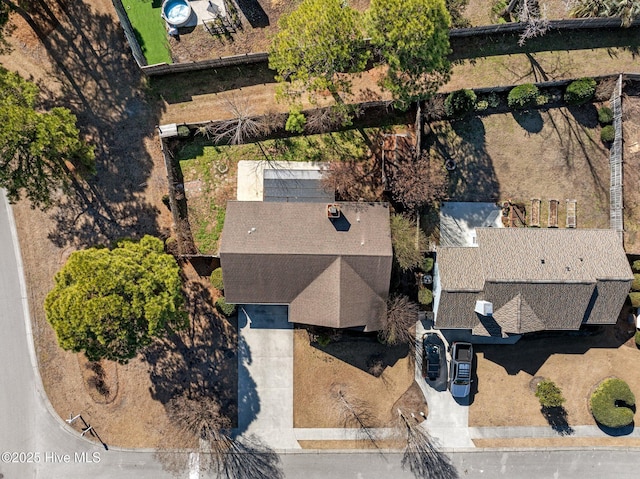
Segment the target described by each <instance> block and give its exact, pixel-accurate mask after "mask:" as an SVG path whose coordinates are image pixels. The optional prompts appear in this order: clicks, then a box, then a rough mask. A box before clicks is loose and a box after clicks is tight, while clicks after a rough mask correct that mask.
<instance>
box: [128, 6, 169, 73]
mask: <svg viewBox="0 0 640 479" xmlns="http://www.w3.org/2000/svg"><path fill="white" fill-rule="evenodd" d="M122 5H124V8H125V10H126V12H127V15H128V16H129V21H130V22H131V25H132V26H133V30H134V31H135V34H136V38H137V39H138V43H140V47H141V48H142V52H143V53H144V56H145V58H146V59H147V62H148V63H149V65H154V64H156V63H172V61H171V51H170V49H169V42H168V39H167V29H166V28H165V23H164V20H163V19H162V17H161V16H160V9H161V6H162V1H161V0H122Z"/></svg>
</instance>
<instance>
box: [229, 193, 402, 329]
mask: <svg viewBox="0 0 640 479" xmlns="http://www.w3.org/2000/svg"><path fill="white" fill-rule="evenodd" d="M337 204H338V205H339V206H340V209H341V217H340V218H339V219H337V220H331V219H329V218H328V217H327V204H326V203H280V202H271V203H269V202H264V203H263V202H246V201H230V202H229V203H228V204H227V213H226V218H225V225H224V230H223V233H222V242H221V246H220V261H221V265H222V268H223V270H224V283H225V297H226V299H227V301H228V302H230V303H258V304H288V305H289V320H290V321H291V322H296V323H303V324H314V325H318V326H326V327H336V328H344V327H357V326H365V327H366V328H367V329H369V330H376V329H379V324H380V319H381V316H382V314H384V312H385V311H386V299H387V296H388V293H389V280H390V276H391V262H392V249H391V234H390V230H389V209H388V207H387V205H386V204H382V203H337Z"/></svg>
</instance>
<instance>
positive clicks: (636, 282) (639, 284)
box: [631, 273, 640, 291]
mask: <svg viewBox="0 0 640 479" xmlns="http://www.w3.org/2000/svg"><path fill="white" fill-rule="evenodd" d="M631 291H640V274H638V273H635V274H634V275H633V282H632V283H631Z"/></svg>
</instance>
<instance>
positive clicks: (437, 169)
mask: <svg viewBox="0 0 640 479" xmlns="http://www.w3.org/2000/svg"><path fill="white" fill-rule="evenodd" d="M386 161H387V163H388V165H389V166H388V168H387V172H388V176H389V188H390V190H391V195H392V197H393V199H394V200H396V201H398V202H399V203H402V204H403V205H404V206H405V208H407V209H408V210H412V211H414V210H415V209H416V208H418V207H420V206H422V205H424V204H426V203H432V202H434V201H439V200H441V199H444V198H445V197H446V194H447V187H448V175H447V170H446V168H445V166H444V162H443V161H442V159H441V158H437V157H432V156H431V155H430V154H429V152H428V151H424V152H422V154H421V155H420V156H419V157H418V159H417V160H416V159H414V158H413V157H412V156H411V155H402V156H400V157H398V158H396V160H395V161H390V160H386Z"/></svg>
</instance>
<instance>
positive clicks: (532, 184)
mask: <svg viewBox="0 0 640 479" xmlns="http://www.w3.org/2000/svg"><path fill="white" fill-rule="evenodd" d="M432 128H433V131H434V132H435V133H436V134H437V145H436V146H437V148H438V150H439V151H440V152H441V153H442V154H443V155H444V157H445V158H452V159H453V160H454V161H455V162H456V165H457V167H456V170H455V171H453V172H451V173H450V178H451V183H452V186H451V188H450V191H449V197H450V199H451V200H454V201H498V200H500V201H504V200H512V201H513V202H522V203H524V204H525V205H526V208H527V215H528V217H530V213H531V212H530V208H531V199H532V198H539V199H541V200H542V207H541V218H540V224H541V226H542V227H546V226H547V219H548V209H549V208H548V205H549V200H550V199H556V200H559V201H560V208H559V214H558V223H559V226H560V227H564V225H565V221H566V206H565V200H566V199H575V200H577V226H578V227H580V228H607V227H608V226H609V163H608V150H607V149H606V148H605V147H604V146H603V145H602V143H601V142H600V137H599V131H600V127H599V126H598V123H597V112H596V108H595V107H594V106H592V105H589V106H584V107H576V108H573V107H572V108H570V109H567V108H557V109H551V110H548V111H533V112H529V113H507V114H496V115H490V116H487V117H474V118H471V119H468V120H464V121H456V122H451V123H449V122H437V123H434V124H433V125H432Z"/></svg>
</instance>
